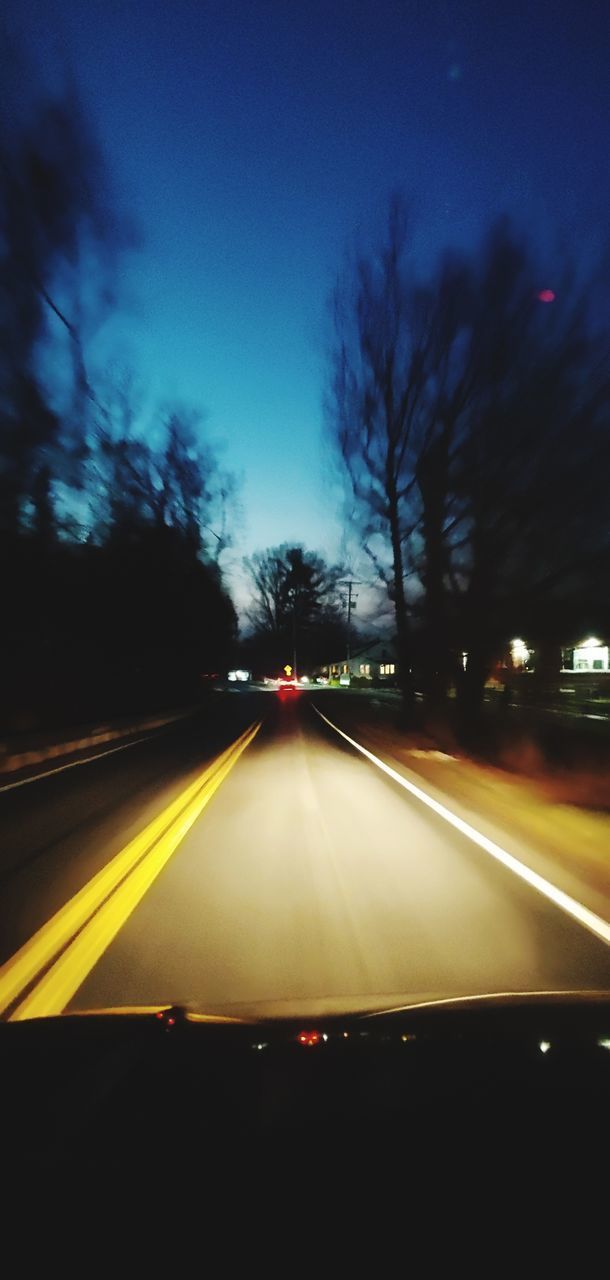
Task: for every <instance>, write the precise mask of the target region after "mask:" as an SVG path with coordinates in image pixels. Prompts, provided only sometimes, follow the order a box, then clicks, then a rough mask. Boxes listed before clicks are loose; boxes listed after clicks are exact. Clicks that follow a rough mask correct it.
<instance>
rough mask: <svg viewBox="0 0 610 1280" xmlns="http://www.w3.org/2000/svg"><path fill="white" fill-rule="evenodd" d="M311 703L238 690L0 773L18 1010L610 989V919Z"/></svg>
mask: <svg viewBox="0 0 610 1280" xmlns="http://www.w3.org/2000/svg"><path fill="white" fill-rule="evenodd" d="M325 696H327V695H324V694H322V695H320V696H319V698H318V702H319V704H320V707H321V709H324V708H323V706H322V704H324V700H325ZM314 702H315V698H310V697H308V696H302V697H298V698H292V699H289V700H287V701H281V700H280V698H279V697H278V696H277V695H276V694H275V693H269V692H267V693H263V692H260V693H254V692H248V691H244V692H238V693H235V694H231V695H230V694H224V695H220V694H219V695H218V696H217V699H216V702H215V703H214V710H213V714H212V712H211V711H210V710H209V709H208V710H207V711H206V712H204V713H202V714H201V715H198V716H195V717H193V718H192V719H191V720H189V721H187V722H185V723H183V724H180V725H177V726H172V727H171V728H170V729H166V730H162V731H160V732H159V733H157V734H155V735H153V736H152V738H151V739H149V740H148V741H146V742H142V743H139V744H136V745H133V746H129V747H126V748H125V749H124V750H120V751H114V752H112V753H109V754H107V755H105V756H103V757H102V758H100V759H98V760H95V761H92V762H89V763H86V764H82V765H79V764H77V765H76V767H71V768H68V769H63V770H62V771H61V772H59V773H56V774H53V775H51V776H49V777H46V778H44V777H43V778H37V779H36V780H34V781H31V782H28V783H27V784H26V785H24V786H19V787H11V788H10V789H8V790H4V791H0V903H1V905H0V939H1V948H2V950H1V954H0V961H2V962H3V967H2V970H1V972H0V996H2V993H3V992H4V996H5V998H4V999H3V1001H2V1008H3V1009H4V1016H6V1017H9V1016H17V1017H24V1016H33V1015H34V1014H36V1013H49V1012H58V1011H60V1009H68V1010H74V1009H77V1010H82V1009H91V1008H99V1007H102V1006H104V1007H107V1006H116V1005H131V1004H135V1005H142V1004H146V1005H148V1004H160V1003H166V1002H169V1003H189V1004H193V1005H194V1006H196V1007H197V1008H199V1009H201V1010H208V1011H210V1012H227V1013H237V1014H238V1013H242V1012H246V1011H249V1010H255V1011H258V1012H260V1013H261V1014H262V1013H292V1012H296V1011H297V1010H298V1011H299V1012H302V1011H305V1010H309V1011H310V1012H311V1013H312V1014H313V1013H315V1012H323V1011H331V1010H337V1011H338V1010H347V1009H358V1008H367V1007H368V1008H370V1007H380V1006H382V1005H388V1004H390V1005H391V1004H397V1003H405V1002H408V1001H409V1000H419V999H426V998H430V997H446V996H452V995H462V994H479V993H486V992H494V991H509V990H549V989H581V988H591V989H593V988H594V989H608V988H610V948H609V947H608V945H607V944H606V943H605V942H604V941H603V940H601V939H600V938H599V937H597V936H595V934H594V933H592V932H591V931H590V930H589V929H588V928H586V927H584V926H583V924H582V923H580V922H579V921H578V920H576V919H574V918H573V917H572V916H570V915H569V914H566V912H565V911H564V910H561V909H560V908H559V907H558V906H557V905H556V903H555V902H553V901H550V900H549V899H548V897H545V896H544V895H543V894H541V893H540V892H538V891H536V889H535V888H533V887H532V886H531V885H530V884H528V883H525V882H524V881H523V880H522V879H520V878H519V876H518V875H515V874H514V873H513V871H511V870H510V869H509V868H507V867H506V866H504V865H501V864H500V863H498V862H497V861H496V860H495V859H494V858H493V857H490V855H489V853H488V852H486V851H485V850H484V849H481V848H479V847H477V846H476V845H475V844H474V843H473V841H472V839H469V838H468V837H467V835H465V834H463V833H462V832H461V831H459V830H456V829H455V828H454V827H452V826H451V825H449V824H448V822H447V821H446V820H445V819H444V818H443V817H442V816H440V815H439V814H438V813H435V812H431V811H430V809H428V808H426V807H425V805H423V804H422V803H420V801H419V800H418V799H417V798H416V797H414V796H412V795H409V794H407V793H406V792H405V791H404V789H402V788H401V787H400V786H399V785H397V783H396V781H395V780H393V779H392V778H390V777H388V776H386V775H384V774H383V772H381V771H380V770H379V769H378V768H376V767H375V766H374V764H373V763H371V762H370V761H369V760H367V759H366V758H364V757H363V756H362V755H361V754H360V753H359V752H357V751H356V750H355V749H354V748H353V747H352V746H351V745H350V744H349V743H347V742H346V741H345V740H344V739H343V738H341V737H340V736H339V735H337V733H336V732H335V731H334V730H333V729H332V728H331V727H329V725H327V724H326V723H325V722H324V720H323V719H321V718H320V716H319V715H318V714H317V713H316V710H315V707H314ZM329 705H330V704H329V703H326V704H325V706H326V709H328V706H329ZM250 726H251V730H250V734H249V735H248V733H247V732H246V731H247V730H248V728H249V727H250ZM244 735H245V736H244ZM236 741H238V746H237V748H236V749H235V750H233V751H232V752H231V751H230V750H227V749H228V748H230V746H231V744H232V743H234V742H236ZM222 753H224V754H222ZM219 757H220V762H219ZM151 824H152V825H151Z"/></svg>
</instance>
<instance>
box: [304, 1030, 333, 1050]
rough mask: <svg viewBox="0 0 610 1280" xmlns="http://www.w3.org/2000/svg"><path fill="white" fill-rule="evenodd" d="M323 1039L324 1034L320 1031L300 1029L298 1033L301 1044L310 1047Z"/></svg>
mask: <svg viewBox="0 0 610 1280" xmlns="http://www.w3.org/2000/svg"><path fill="white" fill-rule="evenodd" d="M325 1038H326V1037H325ZM321 1039H322V1036H321V1035H320V1032H319V1031H300V1032H299V1035H298V1041H299V1044H305V1045H308V1046H309V1047H311V1046H312V1045H315V1044H319V1043H320V1040H321Z"/></svg>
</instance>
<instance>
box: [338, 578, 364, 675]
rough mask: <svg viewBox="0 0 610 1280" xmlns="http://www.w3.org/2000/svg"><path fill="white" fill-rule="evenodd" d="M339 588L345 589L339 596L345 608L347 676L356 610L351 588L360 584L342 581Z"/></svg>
mask: <svg viewBox="0 0 610 1280" xmlns="http://www.w3.org/2000/svg"><path fill="white" fill-rule="evenodd" d="M340 585H341V586H344V587H347V594H345V593H344V594H343V595H342V596H341V603H342V604H343V605H345V606H346V608H347V674H348V675H349V674H350V669H349V664H350V660H351V638H352V630H351V627H352V612H353V610H354V609H355V608H356V601H357V599H358V596H357V595H356V593H355V592H354V590H353V588H354V587H358V586H360V585H361V584H360V582H358V581H356V580H355V579H353V578H347V579H343V581H342V582H341V583H340Z"/></svg>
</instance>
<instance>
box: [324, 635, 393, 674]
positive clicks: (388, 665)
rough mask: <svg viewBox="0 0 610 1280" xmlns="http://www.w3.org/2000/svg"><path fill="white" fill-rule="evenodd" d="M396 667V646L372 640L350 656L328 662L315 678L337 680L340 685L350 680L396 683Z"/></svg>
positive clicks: (388, 642)
mask: <svg viewBox="0 0 610 1280" xmlns="http://www.w3.org/2000/svg"><path fill="white" fill-rule="evenodd" d="M397 673H398V666H397V662H396V646H395V644H394V642H393V641H392V640H372V641H369V642H368V643H367V644H361V645H358V646H357V647H356V648H355V649H354V651H353V653H352V654H351V655H350V658H349V661H348V659H347V657H344V658H339V659H338V660H337V661H335V662H328V663H326V664H324V665H323V666H321V667H319V668H318V670H317V671H316V672H315V673H314V674H315V675H316V676H321V677H322V678H327V679H329V680H339V682H340V683H341V684H349V683H350V681H351V680H367V681H368V680H370V681H373V680H376V681H382V682H383V681H387V682H388V684H394V683H395V682H396V678H397Z"/></svg>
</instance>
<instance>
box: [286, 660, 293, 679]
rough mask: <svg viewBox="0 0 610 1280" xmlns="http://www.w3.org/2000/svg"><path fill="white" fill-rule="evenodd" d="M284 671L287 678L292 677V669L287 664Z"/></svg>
mask: <svg viewBox="0 0 610 1280" xmlns="http://www.w3.org/2000/svg"><path fill="white" fill-rule="evenodd" d="M284 671H285V672H286V675H287V676H291V675H292V667H291V666H290V663H289V662H287V663H286V666H285V667H284Z"/></svg>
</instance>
